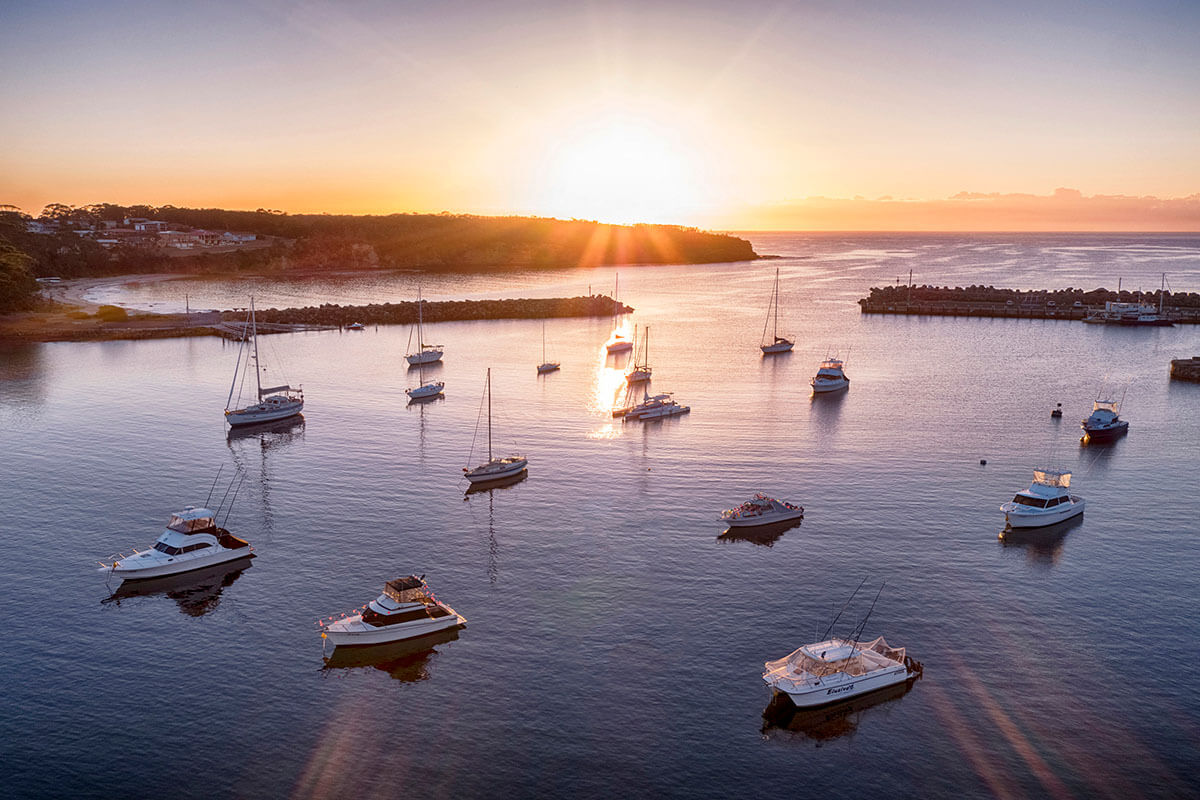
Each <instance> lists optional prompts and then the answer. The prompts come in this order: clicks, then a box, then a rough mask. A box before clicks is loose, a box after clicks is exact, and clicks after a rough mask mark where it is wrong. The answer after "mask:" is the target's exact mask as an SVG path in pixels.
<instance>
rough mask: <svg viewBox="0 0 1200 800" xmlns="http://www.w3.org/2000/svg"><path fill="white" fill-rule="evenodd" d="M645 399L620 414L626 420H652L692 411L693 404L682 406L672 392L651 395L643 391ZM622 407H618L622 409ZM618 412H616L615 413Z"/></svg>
mask: <svg viewBox="0 0 1200 800" xmlns="http://www.w3.org/2000/svg"><path fill="white" fill-rule="evenodd" d="M643 397H644V399H643V400H642V402H640V403H638V404H637V405H636V406H632V407H630V408H626V409H623V411H624V413H623V414H620V416H623V417H624V418H625V421H626V422H629V421H630V420H634V421H638V420H651V419H661V418H663V417H674V416H678V415H680V414H686V413H688V412H689V411H691V410H692V409H691V406H681V405H679V403H677V402H675V398H674V397H673V396H672V395H671V393H670V392H667V393H665V394H656V395H654V396H653V397H651V396H650V395H649V394H647V393H645V392H643ZM620 410H621V409H618V411H620ZM615 413H616V412H614V414H615Z"/></svg>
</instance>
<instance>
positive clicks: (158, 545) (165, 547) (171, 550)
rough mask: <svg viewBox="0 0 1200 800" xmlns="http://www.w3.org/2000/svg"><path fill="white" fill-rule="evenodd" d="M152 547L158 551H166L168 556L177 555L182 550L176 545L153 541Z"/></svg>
mask: <svg viewBox="0 0 1200 800" xmlns="http://www.w3.org/2000/svg"><path fill="white" fill-rule="evenodd" d="M154 549H155V550H158V551H159V552H162V553H166V554H167V555H169V556H177V555H179V554H180V553H182V552H183V551H182V550H180V549H179V548H178V547H172V546H171V545H169V544H163V543H162V542H155V543H154Z"/></svg>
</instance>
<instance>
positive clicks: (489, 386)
mask: <svg viewBox="0 0 1200 800" xmlns="http://www.w3.org/2000/svg"><path fill="white" fill-rule="evenodd" d="M487 396H488V461H491V460H492V368H491V367H488V371H487Z"/></svg>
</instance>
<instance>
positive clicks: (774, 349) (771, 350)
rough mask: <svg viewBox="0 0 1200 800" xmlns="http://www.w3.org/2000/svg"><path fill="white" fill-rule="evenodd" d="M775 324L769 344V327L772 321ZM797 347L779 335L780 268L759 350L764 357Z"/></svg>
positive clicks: (777, 271) (768, 306)
mask: <svg viewBox="0 0 1200 800" xmlns="http://www.w3.org/2000/svg"><path fill="white" fill-rule="evenodd" d="M772 319H774V321H775V323H774V326H773V327H772V334H771V335H772V340H771V343H770V344H767V326H768V325H771V320H772ZM795 346H796V343H795V342H794V341H792V340H791V339H788V338H786V337H784V336H780V335H779V268H778V267H776V268H775V290H774V291H773V292H771V302H770V303H769V304H768V305H767V319H766V321H765V322H763V339H762V344H760V345H759V349H760V350H762V351H763V355H764V356H769V355H774V354H775V353H786V352H788V351H789V350H791V349H792V348H793V347H795Z"/></svg>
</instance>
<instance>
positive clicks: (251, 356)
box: [225, 297, 304, 427]
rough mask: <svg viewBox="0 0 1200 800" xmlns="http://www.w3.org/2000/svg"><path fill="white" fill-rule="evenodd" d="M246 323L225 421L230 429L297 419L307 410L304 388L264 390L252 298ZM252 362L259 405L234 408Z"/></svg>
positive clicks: (278, 387)
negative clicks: (292, 418) (295, 417)
mask: <svg viewBox="0 0 1200 800" xmlns="http://www.w3.org/2000/svg"><path fill="white" fill-rule="evenodd" d="M247 323H248V327H247V328H246V329H245V331H246V333H245V335H244V336H242V343H241V346H240V347H238V358H237V365H236V366H235V367H234V368H233V383H232V384H231V385H230V386H229V398H228V399H227V400H226V401H225V421H226V422H227V423H229V425H230V427H237V426H239V425H255V424H257V423H260V422H272V421H274V420H277V419H286V418H287V417H294V416H295V415H297V414H299V413H300V412H301V411H302V410H303V409H304V390H303V389H302V388H297V389H293V388H292V387H291V386H288V385H287V384H284V385H283V386H268V387H267V388H265V389H264V388H263V385H262V365H261V363H260V362H259V359H258V323H257V320H256V319H255V316H254V298H253V297H251V298H250V314H249V317H248V319H247ZM247 346H249V348H250V352H249V353H246V358H245V361H244V362H243V360H242V355H243V353H245V352H246V349H247ZM251 361H253V362H254V386H255V388H256V389H257V391H258V394H257V400H258V402H257V403H254V404H253V405H248V406H245V407H244V408H235V406H236V405H238V404H239V403H240V402H241V399H242V396H241V391H240V390H239V389H238V384H239V383H242V384H244V383H245V382H246V372H247V371H248V370H249V369H250V362H251ZM235 391H236V392H238V396H237V399H236V400H235V399H234V396H233V393H234V392H235Z"/></svg>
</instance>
